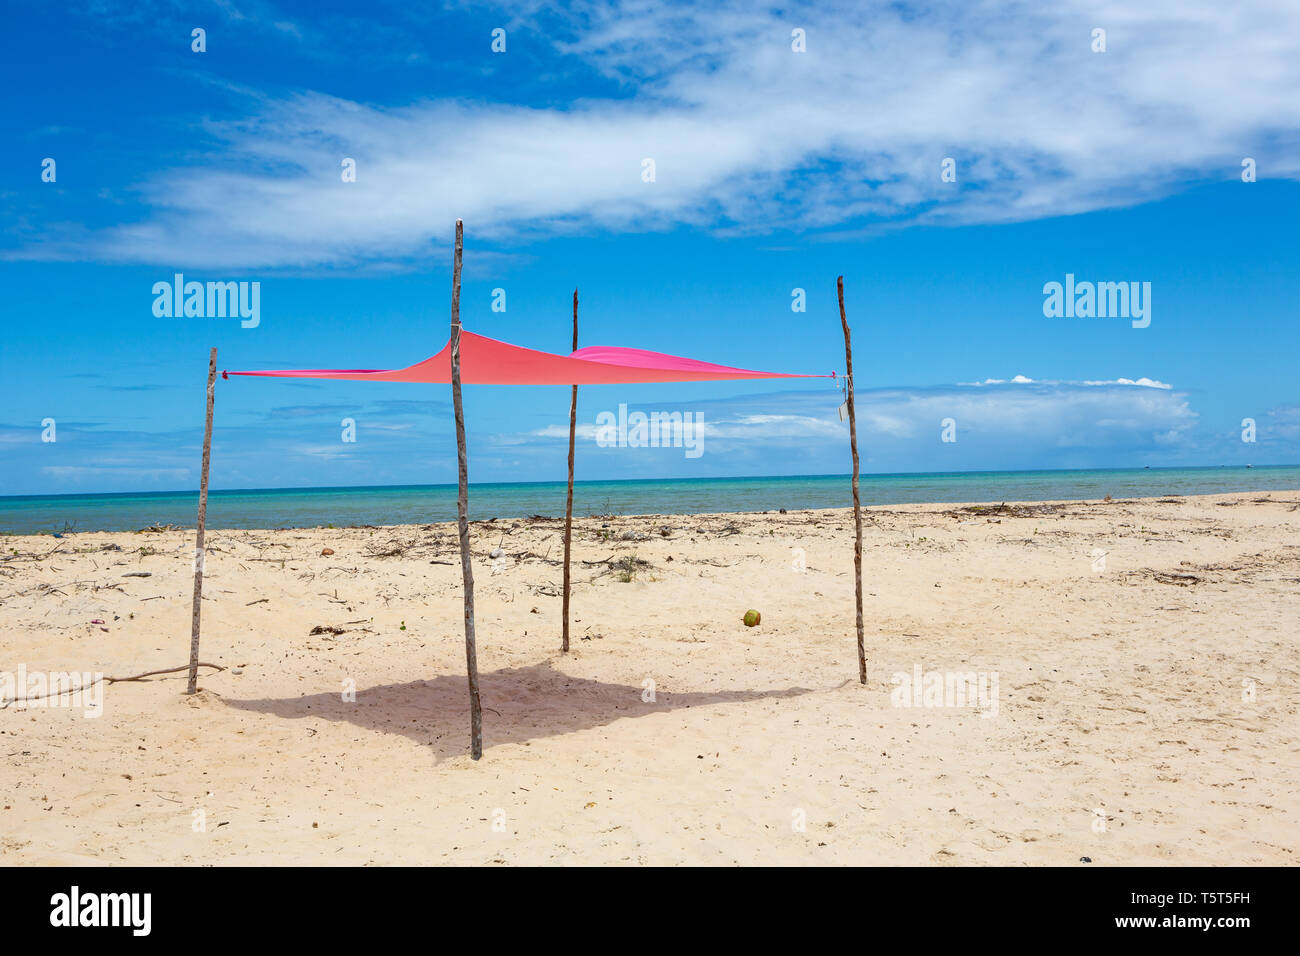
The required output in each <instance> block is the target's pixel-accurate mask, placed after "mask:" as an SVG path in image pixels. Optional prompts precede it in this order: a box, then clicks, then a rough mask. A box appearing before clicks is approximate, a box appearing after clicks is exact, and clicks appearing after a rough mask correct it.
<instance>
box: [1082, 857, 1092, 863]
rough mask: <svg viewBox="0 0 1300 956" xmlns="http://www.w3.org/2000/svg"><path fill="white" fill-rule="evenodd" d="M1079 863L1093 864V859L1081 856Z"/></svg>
mask: <svg viewBox="0 0 1300 956" xmlns="http://www.w3.org/2000/svg"><path fill="white" fill-rule="evenodd" d="M1079 862H1080V863H1091V862H1092V857H1090V856H1081V857H1079Z"/></svg>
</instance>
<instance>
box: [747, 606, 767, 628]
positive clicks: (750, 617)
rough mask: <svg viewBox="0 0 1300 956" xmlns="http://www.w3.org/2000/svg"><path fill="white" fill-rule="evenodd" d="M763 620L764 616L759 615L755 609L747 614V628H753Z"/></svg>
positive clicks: (751, 609)
mask: <svg viewBox="0 0 1300 956" xmlns="http://www.w3.org/2000/svg"><path fill="white" fill-rule="evenodd" d="M762 620H763V615H761V614H759V613H758V612H757V611H755V610H754V609H753V608H750V609H749V610H748V611H746V612H745V627H753V626H754V625H756V624H758V623H759V622H760V621H762Z"/></svg>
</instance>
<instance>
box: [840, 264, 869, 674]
mask: <svg viewBox="0 0 1300 956" xmlns="http://www.w3.org/2000/svg"><path fill="white" fill-rule="evenodd" d="M835 289H836V291H837V292H838V293H839V297H840V325H842V326H844V366H845V375H846V380H845V393H846V394H847V395H848V406H849V447H850V448H852V449H853V524H854V525H855V527H856V529H857V538H856V539H855V541H854V543H853V583H854V588H855V591H856V596H857V602H858V680H859V681H861V682H862V683H863V684H865V683H866V682H867V652H866V648H865V647H864V646H863V643H862V502H861V500H860V499H859V497H858V421H857V418H856V417H855V416H854V413H853V343H852V340H851V339H850V336H849V320H848V318H846V317H845V315H844V276H839V277H837V278H836V280H835Z"/></svg>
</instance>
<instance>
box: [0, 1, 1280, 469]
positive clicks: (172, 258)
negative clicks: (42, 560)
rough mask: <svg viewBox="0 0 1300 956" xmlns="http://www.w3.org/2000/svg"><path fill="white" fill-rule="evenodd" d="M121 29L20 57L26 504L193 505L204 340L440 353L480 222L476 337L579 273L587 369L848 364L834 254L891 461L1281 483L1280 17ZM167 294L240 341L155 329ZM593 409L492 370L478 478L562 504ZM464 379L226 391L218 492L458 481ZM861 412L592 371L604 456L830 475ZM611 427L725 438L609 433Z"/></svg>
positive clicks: (165, 14)
mask: <svg viewBox="0 0 1300 956" xmlns="http://www.w3.org/2000/svg"><path fill="white" fill-rule="evenodd" d="M119 6H120V5H117V4H102V3H80V4H79V3H71V4H68V5H67V6H66V7H65V8H64V9H60V10H55V9H53V8H52V5H47V6H42V5H27V6H25V7H21V8H15V9H14V10H13V11H11V12H10V13H8V14H7V22H6V26H7V29H6V31H5V33H4V35H3V36H2V37H0V64H2V65H0V75H3V77H4V80H5V88H6V89H7V90H8V91H9V92H10V95H9V96H7V97H6V98H5V102H4V105H3V106H0V111H3V129H4V133H5V143H6V147H7V148H6V149H4V150H3V151H0V184H2V185H0V210H3V215H4V220H5V224H6V228H5V229H4V231H3V235H2V236H0V285H2V287H3V290H4V295H3V297H2V298H0V310H2V314H3V321H4V340H3V342H4V344H3V357H2V359H0V398H2V399H3V406H2V408H0V461H2V462H3V468H0V494H34V493H71V492H83V491H144V490H152V489H176V488H185V487H191V486H193V485H194V484H195V483H196V482H197V472H198V462H199V446H200V442H201V438H202V414H203V378H204V374H205V371H206V363H207V349H208V347H209V346H211V345H215V346H217V347H218V348H219V349H220V357H219V363H218V364H219V367H222V368H232V369H234V368H238V369H256V368H284V367H367V368H392V367H400V366H404V365H408V364H411V363H412V362H414V361H418V360H420V359H422V358H424V357H426V356H428V355H430V354H432V353H433V352H435V351H437V350H438V349H439V348H441V347H442V345H443V343H444V342H445V340H446V336H447V324H448V304H449V298H450V271H451V269H450V266H451V255H450V248H449V243H450V239H451V236H452V231H453V223H454V220H455V219H456V218H457V217H458V216H459V217H462V218H463V219H464V220H465V230H466V253H465V270H466V271H465V283H464V291H463V296H462V301H463V307H462V314H463V318H464V321H465V324H466V326H467V327H468V328H471V329H473V330H475V331H478V332H481V333H483V334H486V335H490V336H493V337H496V338H502V339H506V340H508V341H512V342H517V343H519V344H523V345H528V346H531V347H535V348H541V349H548V350H552V351H566V350H567V347H568V344H569V336H570V326H569V321H570V319H569V297H570V295H571V292H572V290H573V288H574V287H575V286H576V287H578V288H579V290H580V295H581V308H580V335H581V342H580V344H584V345H595V344H610V345H630V346H635V347H641V348H649V349H655V350H659V351H665V352H672V353H676V354H682V355H688V356H692V357H696V358H701V359H705V360H709V361H715V362H721V363H724V364H734V365H740V366H744V367H749V368H765V369H772V370H781V371H799V372H818V373H824V372H829V371H831V370H832V369H834V370H837V371H842V368H843V340H842V336H841V333H840V328H839V319H838V313H837V309H836V303H835V277H836V275H838V274H843V275H844V276H845V286H846V291H847V302H848V309H849V320H850V323H851V325H852V326H853V329H854V335H855V360H856V374H857V383H858V388H857V395H858V405H859V431H860V444H861V446H862V450H863V468H864V470H866V471H886V472H895V471H931V470H978V469H998V468H1006V469H1011V468H1066V467H1124V466H1142V465H1152V466H1159V465H1219V464H1242V463H1253V464H1284V463H1295V462H1300V398H1298V397H1297V392H1296V386H1295V382H1296V379H1297V376H1296V373H1295V369H1296V366H1297V356H1298V355H1300V331H1298V328H1300V326H1298V325H1297V315H1296V302H1297V301H1300V273H1298V272H1297V270H1296V268H1295V266H1296V252H1297V241H1296V234H1295V226H1294V223H1295V222H1296V221H1297V218H1298V214H1300V182H1298V180H1300V150H1298V149H1297V147H1298V146H1300V135H1298V134H1297V131H1298V130H1300V97H1297V96H1296V95H1295V94H1296V90H1297V89H1300V55H1298V54H1300V50H1298V49H1297V46H1300V10H1298V9H1297V8H1296V7H1295V5H1294V4H1289V3H1252V4H1238V5H1232V6H1229V5H1223V4H1218V3H1197V2H1179V3H1151V4H1144V5H1143V10H1142V11H1141V12H1137V11H1134V10H1132V9H1130V8H1129V7H1130V5H1129V4H1119V3H1115V4H1109V3H1088V4H1083V3H1062V4H1053V5H1050V6H1051V9H1050V10H1045V9H1042V7H1043V6H1046V5H1041V4H1017V3H1005V4H969V3H953V4H946V3H928V4H924V5H916V6H914V5H909V4H900V3H889V4H873V3H856V4H843V5H842V4H839V3H836V2H826V3H817V4H814V5H810V6H800V5H797V4H795V5H789V6H785V7H782V8H781V9H780V10H779V11H776V10H770V9H769V10H764V9H762V8H757V7H753V6H752V5H749V4H739V3H737V4H721V5H709V4H661V3H648V2H636V3H620V2H614V3H601V4H590V5H588V4H582V3H579V4H567V5H566V4H560V5H553V4H545V5H543V4H535V5H534V4H516V5H512V6H510V7H495V6H492V5H487V4H472V5H471V4H451V5H448V6H447V7H445V8H443V9H440V10H415V9H411V7H412V6H414V5H409V4H389V3H384V2H372V3H369V4H363V5H356V4H351V3H348V4H344V3H314V4H310V5H295V4H287V3H270V2H240V0H222V2H211V3H192V4H186V3H149V2H144V3H138V4H133V5H131V6H130V10H129V12H125V13H124V12H123V11H122V10H121V9H118V7H119ZM195 28H201V29H203V30H204V31H206V34H205V41H206V50H205V51H204V52H195V51H194V50H193V49H192V43H193V40H192V31H193V30H194V29H195ZM1097 28H1101V29H1104V30H1105V31H1106V34H1105V41H1106V49H1105V51H1104V52H1098V51H1095V50H1094V49H1093V47H1094V46H1095V45H1096V42H1097V41H1096V40H1095V39H1094V30H1095V29H1097ZM496 29H501V30H504V31H505V51H504V52H500V53H498V52H493V50H492V48H491V47H492V42H493V37H492V34H493V30H496ZM794 30H801V31H803V36H804V37H805V43H806V51H805V52H796V51H795V50H794V49H792V43H793V42H794V41H793V40H792V31H794ZM1247 157H1249V158H1250V159H1252V160H1254V163H1255V169H1256V174H1257V181H1254V182H1243V181H1242V162H1243V160H1244V159H1245V158H1247ZM46 158H51V159H53V160H54V161H55V167H54V169H55V175H54V181H53V182H47V181H43V178H42V173H43V161H44V160H45V159H46ZM344 158H351V159H354V160H355V162H356V170H357V175H356V181H355V182H344V181H343V180H342V176H341V164H342V161H343V159H344ZM647 158H650V159H653V160H654V162H655V178H654V181H653V182H646V181H644V179H643V160H645V159H647ZM946 158H952V159H953V160H954V168H955V172H956V181H955V182H948V181H944V178H943V177H942V175H941V172H942V165H943V161H944V160H945V159H946ZM176 272H183V273H184V274H185V276H186V278H187V279H192V280H199V281H249V282H252V281H256V282H259V283H260V290H261V300H260V301H261V305H260V322H259V324H258V325H257V326H256V327H255V328H242V327H241V323H240V321H239V320H238V319H232V318H202V317H190V318H184V317H182V318H175V317H158V316H155V314H154V311H153V303H154V296H153V294H152V291H151V290H152V287H153V285H154V283H156V282H159V281H170V280H171V278H172V276H173V274H174V273H176ZM1067 274H1073V275H1074V276H1076V278H1077V280H1078V281H1085V280H1087V281H1094V282H1100V281H1107V282H1112V281H1123V282H1138V283H1150V288H1151V302H1150V306H1151V308H1150V320H1151V321H1150V324H1149V326H1147V327H1145V328H1135V327H1133V324H1132V322H1131V321H1130V320H1129V318H1125V317H1107V318H1095V317H1094V318H1081V317H1068V318H1067V317H1047V316H1045V315H1044V310H1043V303H1044V292H1043V289H1044V285H1045V284H1046V283H1049V282H1052V281H1056V282H1064V281H1065V276H1066V275H1067ZM494 289H504V290H505V301H506V310H505V311H504V312H494V311H492V309H491V303H492V299H493V290H494ZM794 289H804V290H805V292H806V311H804V312H793V311H792V310H791V302H792V291H793V290H794ZM567 392H568V390H567V389H566V388H493V387H473V388H469V389H467V397H466V408H467V417H468V428H469V433H470V451H471V460H470V464H471V478H472V479H473V480H479V481H510V480H541V479H562V478H563V476H564V470H565V448H566V444H567V438H566V434H567V413H568V394H567ZM448 393H449V389H447V388H446V387H438V386H402V385H366V384H363V383H348V382H303V381H277V380H256V379H231V380H229V381H221V382H219V383H218V391H217V427H216V437H215V451H214V458H213V478H212V480H213V486H214V487H216V488H235V487H281V486H308V485H341V484H386V483H408V482H409V483H425V482H449V481H454V480H455V448H454V436H453V431H452V425H451V421H450V395H449V394H448ZM840 400H841V399H840V396H839V393H838V391H837V390H836V389H835V387H834V386H833V385H832V384H831V383H829V382H826V381H821V380H817V381H814V382H812V383H811V384H810V383H807V382H796V383H772V382H752V383H703V384H692V385H685V386H678V385H657V386H656V385H645V386H603V387H591V388H583V389H581V390H580V396H579V418H578V420H579V424H580V426H584V427H581V428H580V437H581V440H580V441H579V446H578V475H579V477H580V478H593V479H595V478H618V477H657V476H706V475H741V474H801V473H833V472H845V471H847V470H848V468H849V458H848V450H847V434H846V426H845V425H844V424H842V423H840V422H839V420H838V417H837V415H836V407H837V406H838V404H839V402H840ZM621 403H626V404H627V405H629V406H630V407H632V408H634V409H636V408H639V409H643V410H645V411H654V410H660V411H683V412H688V411H689V412H693V413H695V414H697V415H702V416H703V420H704V422H705V423H706V424H705V430H704V433H703V437H704V442H703V449H704V453H703V454H702V455H700V456H699V457H687V456H686V455H684V454H683V451H682V449H680V448H676V449H674V448H666V449H638V448H601V447H597V445H596V443H595V441H594V440H593V439H592V436H591V429H590V426H591V425H592V424H593V423H594V422H595V420H596V416H597V414H598V413H600V412H602V411H615V410H617V408H618V406H619V405H620V404H621ZM345 418H351V419H354V420H355V422H356V437H357V440H356V441H355V442H344V441H342V440H341V439H342V435H343V429H342V421H343V419H345ZM1246 418H1250V419H1253V420H1254V421H1255V423H1256V436H1255V437H1256V441H1255V442H1252V443H1248V442H1243V441H1242V421H1243V419H1246ZM46 419H53V420H54V422H55V435H56V438H57V440H56V441H54V442H49V441H42V434H43V431H47V429H43V426H42V422H43V421H44V420H46ZM945 419H952V420H953V422H954V423H955V435H956V441H948V442H945V441H943V440H942V436H943V431H944V429H943V421H944V420H945ZM952 433H953V432H952V430H951V429H950V430H949V436H950V437H951V435H952Z"/></svg>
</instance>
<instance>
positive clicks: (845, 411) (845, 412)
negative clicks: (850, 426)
mask: <svg viewBox="0 0 1300 956" xmlns="http://www.w3.org/2000/svg"><path fill="white" fill-rule="evenodd" d="M839 412H840V421H846V420H847V419H848V417H849V403H848V402H845V403H844V404H843V405H841V406H840V408H839Z"/></svg>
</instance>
